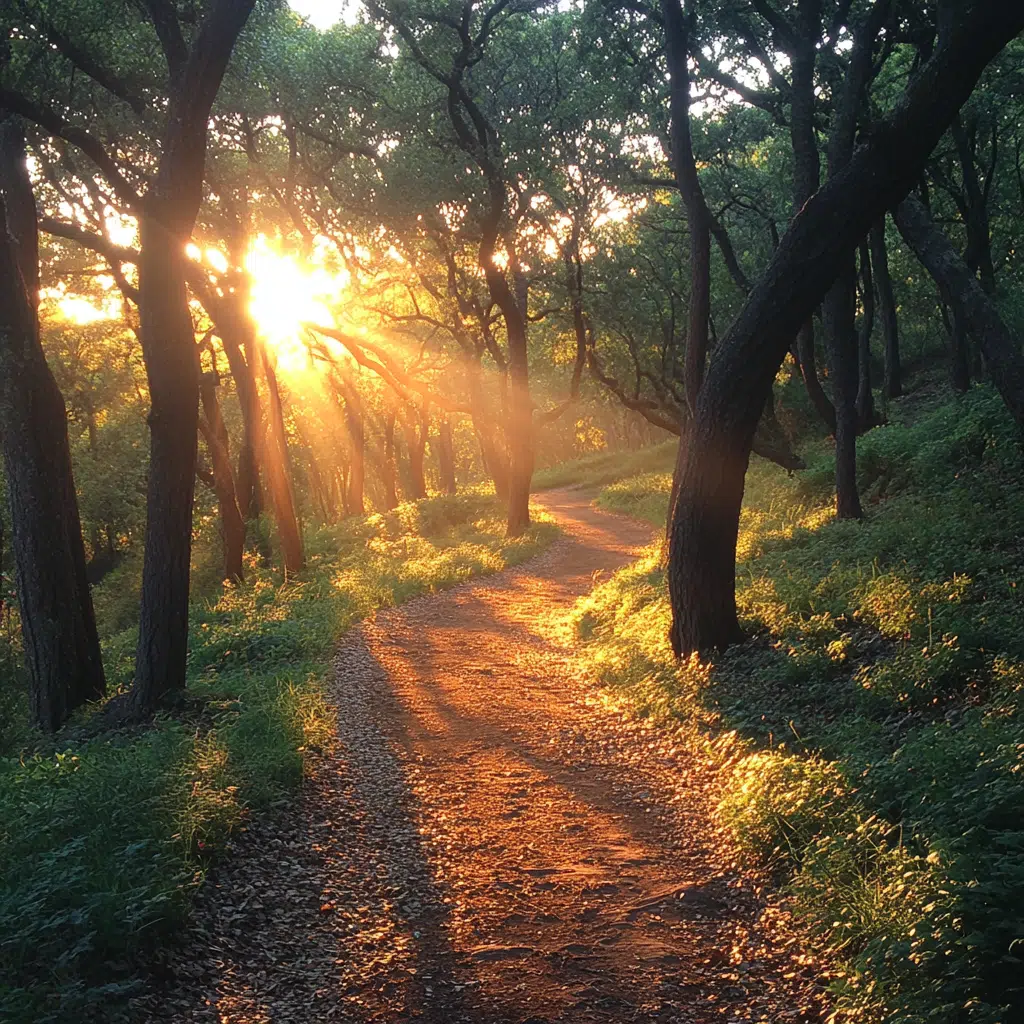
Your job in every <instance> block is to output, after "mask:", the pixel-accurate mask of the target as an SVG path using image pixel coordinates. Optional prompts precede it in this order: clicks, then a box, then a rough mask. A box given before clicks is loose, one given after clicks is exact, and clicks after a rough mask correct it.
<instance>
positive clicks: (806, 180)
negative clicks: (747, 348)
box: [789, 3, 836, 434]
mask: <svg viewBox="0 0 1024 1024" xmlns="http://www.w3.org/2000/svg"><path fill="white" fill-rule="evenodd" d="M796 24H797V39H796V45H795V46H794V47H793V53H792V56H791V61H792V100H791V107H790V111H791V112H790V129H789V131H790V145H791V146H792V149H793V216H794V217H795V216H796V215H797V214H798V213H799V212H800V210H801V209H802V208H803V205H804V203H806V202H807V200H808V199H809V198H810V197H811V196H812V195H814V193H815V192H816V191H817V190H818V185H819V184H820V180H821V158H820V156H819V154H818V139H817V136H816V134H815V129H814V103H815V97H814V65H815V61H816V60H817V46H816V44H817V40H818V38H819V36H820V35H821V9H820V5H817V4H814V3H810V4H807V3H802V4H800V5H799V7H798V9H797V21H796ZM797 360H798V361H799V363H800V376H801V377H802V378H803V382H804V387H805V389H806V390H807V397H808V398H810V400H811V405H812V406H814V409H815V411H816V412H817V414H818V416H819V417H821V421H822V422H823V423H824V424H825V426H826V427H828V430H829V433H830V434H835V432H836V411H835V409H834V408H833V406H832V403H831V402H830V401H829V397H828V395H826V394H825V391H824V389H823V388H822V386H821V381H820V380H819V378H818V366H817V356H816V353H815V349H814V320H813V319H812V318H811V317H808V319H807V322H806V323H805V324H803V326H801V328H800V330H799V331H798V333H797Z"/></svg>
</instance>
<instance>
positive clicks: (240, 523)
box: [199, 373, 245, 583]
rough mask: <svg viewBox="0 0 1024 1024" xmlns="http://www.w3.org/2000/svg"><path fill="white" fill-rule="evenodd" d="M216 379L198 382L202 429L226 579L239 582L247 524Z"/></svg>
mask: <svg viewBox="0 0 1024 1024" xmlns="http://www.w3.org/2000/svg"><path fill="white" fill-rule="evenodd" d="M217 383H218V382H217V377H216V375H215V374H212V373H204V374H203V375H202V378H201V380H200V383H199V395H200V398H201V400H202V404H203V413H204V416H205V418H204V419H201V420H200V423H199V426H200V430H201V431H202V434H203V437H204V438H205V440H206V448H207V451H208V452H209V453H210V466H211V468H212V470H213V489H214V493H215V494H216V495H217V507H218V510H219V512H220V524H221V533H222V536H223V540H224V578H225V579H229V580H231V581H233V582H236V583H240V582H241V581H242V579H243V578H244V572H243V569H242V556H243V554H244V552H245V521H244V520H243V519H242V513H241V512H239V511H238V498H237V495H236V494H235V478H234V475H233V474H232V472H231V455H230V453H229V449H228V431H227V427H225V425H224V418H223V416H221V413H220V403H219V402H218V401H217Z"/></svg>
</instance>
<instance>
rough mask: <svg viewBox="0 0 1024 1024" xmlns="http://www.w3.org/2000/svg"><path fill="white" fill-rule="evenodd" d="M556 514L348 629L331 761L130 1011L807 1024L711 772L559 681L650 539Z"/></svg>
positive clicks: (792, 953) (197, 1015)
mask: <svg viewBox="0 0 1024 1024" xmlns="http://www.w3.org/2000/svg"><path fill="white" fill-rule="evenodd" d="M543 503H544V504H545V505H546V506H547V507H548V508H549V509H550V510H551V511H552V512H553V513H554V514H555V515H556V516H557V517H558V518H559V520H560V521H561V523H562V525H563V527H564V528H565V530H566V534H567V536H566V537H565V538H564V539H562V540H559V541H558V542H556V544H555V545H553V546H552V548H551V549H549V551H548V552H546V553H545V554H544V555H542V556H541V557H539V558H537V559H535V560H533V561H532V562H530V563H528V564H527V565H525V566H522V567H520V568H518V569H515V570H510V571H508V572H505V573H502V574H500V575H498V576H494V577H490V578H487V579H484V580H481V581H478V582H473V583H470V584H466V585H464V586H461V587H459V588H457V589H455V590H453V591H450V592H449V593H447V594H444V595H441V596H438V597H431V598H425V599H420V600H417V601H414V602H412V603H410V604H407V605H404V606H403V607H401V608H398V609H395V610H392V611H388V612H386V613H381V614H378V615H377V617H376V619H375V620H374V621H373V622H368V623H365V624H364V625H363V626H362V627H361V628H360V629H358V630H355V631H353V633H351V634H350V635H349V636H348V638H347V640H346V642H345V644H344V646H343V647H342V649H341V650H340V651H339V654H338V659H337V671H336V681H335V686H336V699H337V703H338V706H339V708H340V715H339V723H338V744H337V747H336V749H334V750H332V751H329V752H328V753H327V754H325V755H324V756H323V757H322V758H318V759H317V761H316V762H315V764H314V767H313V772H312V777H311V778H310V780H309V781H308V784H307V785H306V786H305V787H304V790H303V794H302V796H301V798H300V799H299V800H298V801H297V803H296V805H295V806H294V807H292V808H289V809H287V810H286V811H285V812H283V813H281V814H279V815H278V816H277V817H276V818H275V819H274V820H271V821H267V822H264V823H262V824H260V825H259V826H256V827H254V828H252V829H250V830H249V831H248V832H247V833H245V834H243V835H242V836H241V838H240V840H239V841H238V842H236V844H235V847H236V848H235V850H234V852H233V854H232V856H231V857H229V858H227V860H226V861H225V862H224V865H223V866H222V867H221V868H220V869H219V870H218V872H217V874H216V875H215V876H214V877H213V878H211V880H210V883H209V884H208V885H207V886H205V887H204V889H203V891H202V893H201V895H200V901H199V905H198V907H197V911H196V915H195V926H194V928H193V930H192V933H191V935H190V938H189V941H188V944H187V947H186V948H185V950H184V951H182V952H179V953H177V954H175V955H174V957H173V958H172V959H171V960H170V961H169V962H168V963H166V964H165V965H164V977H163V979H162V980H161V981H158V982H157V983H156V987H155V988H154V989H153V990H152V991H151V992H149V993H148V994H147V995H146V996H144V997H142V998H140V999H139V1000H138V1002H137V1003H136V1011H137V1019H139V1020H146V1021H160V1020H175V1021H217V1022H219V1024H243V1022H245V1024H249V1022H260V1024H271V1022H272V1024H287V1022H311V1024H312V1022H320V1021H335V1020H336V1021H346V1022H353V1024H365V1022H371V1021H375V1022H376V1021H380V1022H396V1024H397V1022H400V1021H425V1022H431V1024H459V1022H466V1024H469V1022H473V1024H506V1022H508V1024H553V1022H556V1021H558V1022H579V1024H591V1022H599V1021H609V1022H610V1021H615V1022H634V1021H651V1022H654V1021H659V1022H660V1021H664V1022H670V1021H672V1022H712V1021H714V1022H719V1024H728V1022H736V1021H748V1020H749V1021H770V1022H773V1024H774V1022H785V1021H811V1020H817V1019H818V1018H817V1016H816V1015H815V1011H814V1009H813V1005H814V999H815V994H816V987H815V985H814V980H813V976H812V975H811V973H810V968H808V967H805V966H802V958H801V957H800V956H799V955H798V954H799V950H796V949H794V948H792V947H790V948H789V949H788V950H786V949H782V948H778V944H776V945H773V943H772V941H771V940H770V939H769V938H766V937H765V936H764V935H763V934H761V932H760V930H759V928H758V927H757V925H756V923H755V922H756V921H757V920H758V918H759V916H760V911H761V905H760V902H759V897H758V895H757V893H756V891H755V889H754V887H753V885H752V884H751V883H750V882H749V881H748V880H746V879H744V877H743V876H742V874H740V873H738V872H736V871H734V870H733V869H732V868H731V867H730V866H729V860H730V855H729V854H728V853H723V851H727V850H728V846H727V844H724V843H723V840H722V837H720V836H718V835H716V833H715V831H714V829H713V827H712V825H711V823H710V821H711V819H710V816H709V808H708V807H707V797H706V793H707V791H708V781H709V780H708V778H707V774H706V773H707V770H706V768H702V767H701V766H700V765H697V764H694V763H693V761H692V759H691V758H690V757H689V755H687V754H686V753H685V752H684V751H682V750H675V749H673V748H672V745H671V739H670V738H669V737H667V736H666V735H665V734H663V733H658V732H656V731H653V730H648V729H646V728H645V727H643V726H642V725H638V724H636V723H631V722H629V721H628V720H627V719H625V718H624V716H622V715H621V714H619V713H618V712H617V711H615V710H614V708H612V707H610V706H609V705H608V704H607V703H606V702H605V701H603V700H602V698H601V696H600V694H597V693H594V692H593V691H592V690H588V689H587V687H586V686H585V685H583V684H582V683H581V682H580V681H579V680H577V679H575V678H574V677H573V675H572V673H571V672H570V671H569V658H570V655H571V651H570V650H569V649H568V647H567V646H566V638H565V637H564V636H563V635H561V633H560V631H559V629H558V621H557V620H558V613H559V612H561V611H562V610H564V609H565V608H566V607H568V606H569V605H570V604H571V603H572V601H573V600H575V598H576V597H578V596H579V595H581V594H583V593H586V592H587V591H588V590H589V589H590V588H591V587H592V585H593V580H594V577H595V575H596V574H598V573H600V572H607V571H609V570H612V569H615V568H616V567H618V566H620V565H622V564H624V563H625V562H626V561H628V560H629V558H630V556H631V554H632V553H633V551H634V550H635V548H636V547H637V546H639V545H642V544H645V543H647V542H648V541H649V539H650V532H649V530H648V529H647V528H646V527H644V526H642V525H640V524H638V523H634V522H631V521H629V520H626V519H622V518H620V517H615V516H609V515H606V514H604V513H601V512H598V511H597V510H595V509H593V508H591V507H590V505H589V502H588V499H587V498H586V497H585V496H582V495H580V494H575V493H573V492H571V491H560V492H549V493H548V494H546V495H544V496H543ZM723 861H724V862H723Z"/></svg>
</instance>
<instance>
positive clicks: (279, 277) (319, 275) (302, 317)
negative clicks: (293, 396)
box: [245, 235, 350, 375]
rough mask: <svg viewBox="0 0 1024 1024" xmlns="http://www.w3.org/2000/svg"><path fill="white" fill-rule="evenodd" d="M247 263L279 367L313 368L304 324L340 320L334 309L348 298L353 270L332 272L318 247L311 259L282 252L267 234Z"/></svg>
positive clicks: (261, 327)
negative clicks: (345, 295)
mask: <svg viewBox="0 0 1024 1024" xmlns="http://www.w3.org/2000/svg"><path fill="white" fill-rule="evenodd" d="M245 265H246V270H248V271H249V273H250V274H251V275H252V304H251V306H250V310H251V312H252V315H253V319H254V320H255V321H256V328H257V330H258V331H259V332H260V334H261V335H262V337H263V338H264V339H265V340H266V342H267V344H268V346H269V347H270V348H271V350H272V351H273V353H274V355H276V357H277V365H278V368H279V369H280V370H281V371H282V372H283V373H288V374H293V375H294V374H299V373H302V372H305V371H308V370H309V369H310V368H311V367H310V358H309V353H308V351H307V349H306V346H305V345H304V344H303V342H302V326H301V325H302V323H303V322H304V321H312V322H314V323H323V324H332V323H334V315H333V312H332V311H333V310H335V309H337V308H338V307H339V306H340V305H341V303H342V302H343V301H344V293H345V291H346V289H347V288H348V285H349V282H350V275H349V273H348V271H346V270H344V269H341V270H337V271H332V270H329V269H328V268H327V266H325V265H324V261H323V256H322V253H321V254H318V253H317V251H316V250H314V253H313V255H312V257H311V258H301V257H297V256H292V255H290V254H285V253H281V252H279V251H278V250H277V249H275V248H274V245H273V243H272V241H271V240H270V239H268V238H267V236H266V235H259V236H258V237H257V239H256V241H255V244H254V245H253V248H252V250H251V251H250V253H249V256H248V257H247V258H246V264H245Z"/></svg>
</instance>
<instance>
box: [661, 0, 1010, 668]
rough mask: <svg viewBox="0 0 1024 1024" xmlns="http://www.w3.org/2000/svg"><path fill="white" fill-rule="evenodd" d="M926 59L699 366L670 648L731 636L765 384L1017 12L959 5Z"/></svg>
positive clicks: (785, 241)
mask: <svg viewBox="0 0 1024 1024" xmlns="http://www.w3.org/2000/svg"><path fill="white" fill-rule="evenodd" d="M949 13H950V20H949V22H948V27H947V28H946V30H945V31H944V32H943V34H942V36H941V37H940V40H939V44H938V46H937V47H936V49H935V51H934V52H933V54H932V56H931V57H930V58H929V60H928V61H926V62H925V63H924V64H923V65H922V66H921V68H920V69H919V70H918V73H917V75H916V76H915V77H914V78H913V79H912V80H911V81H910V83H909V84H908V86H907V88H906V91H905V92H904V95H903V96H902V98H901V100H900V102H899V103H898V104H897V105H896V107H895V108H894V109H893V110H892V112H891V113H890V114H889V115H887V116H886V117H885V118H883V119H881V120H880V121H879V122H877V123H876V124H875V125H873V127H872V130H871V131H870V133H868V135H867V136H866V138H865V139H864V141H863V142H862V144H861V145H860V146H858V148H857V149H856V150H855V152H854V154H853V157H852V159H851V160H850V161H849V163H848V164H847V165H846V166H845V167H844V168H843V169H842V170H840V171H839V172H838V173H837V174H835V175H834V176H833V177H832V178H831V179H829V181H827V182H826V183H825V184H824V185H823V186H822V187H821V188H820V189H819V190H818V191H817V192H816V193H815V195H813V196H812V197H811V198H810V199H809V200H808V201H807V202H806V203H805V204H804V206H803V208H802V209H801V210H800V212H799V213H798V214H797V216H796V217H795V218H794V220H793V222H792V224H791V225H790V227H789V229H788V230H787V232H786V234H785V235H784V236H783V238H782V239H781V240H780V243H779V247H778V249H777V250H776V252H775V254H774V255H773V257H772V259H771V261H770V263H769V265H768V267H767V269H766V270H765V272H764V274H763V275H762V276H761V278H760V280H759V281H758V283H757V284H756V285H755V287H754V288H753V290H752V291H751V293H750V295H749V296H748V298H747V300H746V302H745V303H744V305H743V308H742V309H741V311H740V313H739V315H738V316H737V318H736V320H735V322H734V323H733V325H732V326H731V328H730V329H729V332H728V333H727V335H726V336H725V337H724V338H723V339H722V341H721V342H720V344H719V345H718V347H717V348H716V351H715V354H714V356H713V358H712V360H711V363H710V365H709V368H708V374H707V378H706V380H705V384H704V387H703V388H702V389H701V393H700V396H699V399H698V403H697V410H696V418H695V421H694V437H693V439H692V441H691V444H690V445H689V454H688V457H687V460H686V467H685V471H684V474H683V477H682V481H681V485H680V493H679V499H678V501H677V503H676V515H675V520H674V522H673V526H672V538H671V544H670V556H669V574H668V576H669V594H670V598H671V603H672V611H673V623H672V630H671V641H672V645H673V649H674V650H675V652H676V653H677V654H678V655H687V654H690V653H691V652H694V651H705V650H710V649H714V648H721V647H725V646H727V645H728V644H730V643H731V642H733V641H734V640H735V639H736V638H737V636H738V635H739V633H740V630H739V624H738V620H737V616H736V602H735V584H736V579H735V555H736V539H737V534H738V529H739V514H740V504H741V501H742V498H743V479H744V474H745V472H746V468H747V463H748V461H749V453H750V449H751V442H752V440H753V436H754V431H755V429H756V427H757V421H758V418H759V416H760V412H761V409H762V408H763V405H764V402H765V400H766V399H767V396H768V393H769V391H770V388H771V383H772V381H773V379H774V377H775V374H776V373H777V372H778V368H779V366H780V365H781V363H782V360H783V358H784V357H785V355H786V353H787V352H788V351H789V347H790V344H791V343H792V339H793V337H794V336H795V335H796V333H797V331H798V330H799V329H800V327H801V325H803V324H804V323H806V322H807V319H808V318H809V317H810V315H811V313H812V311H813V310H814V308H815V306H816V305H817V304H818V303H819V302H821V300H822V298H823V297H824V295H825V293H826V291H827V290H828V288H829V287H830V286H831V284H832V282H833V281H834V280H835V279H836V277H837V276H838V275H839V273H840V272H841V271H842V268H843V266H844V263H845V262H846V261H847V260H848V259H849V256H850V254H851V253H852V252H853V251H854V249H855V248H856V246H857V244H858V243H859V241H860V239H861V238H863V237H864V235H866V234H867V233H868V231H869V230H870V228H871V225H872V224H873V223H875V221H877V220H878V218H879V217H881V216H882V214H883V213H884V212H885V210H887V209H889V208H890V207H892V206H894V205H896V204H897V203H898V202H899V201H900V200H901V199H902V198H903V197H904V196H905V195H906V194H907V192H908V191H909V190H910V188H911V187H912V186H913V184H914V183H915V181H916V180H917V178H918V177H919V176H920V173H921V170H922V169H923V167H924V163H925V161H926V160H927V158H928V155H929V154H930V153H931V151H932V150H933V149H934V147H935V145H936V143H937V142H938V140H939V138H940V137H941V135H942V133H943V132H944V131H945V129H946V127H947V126H948V125H949V123H950V122H951V121H952V119H953V117H954V116H955V114H956V112H957V110H958V109H959V107H960V105H961V104H962V103H963V102H964V101H965V100H966V99H967V97H968V96H969V95H970V92H971V90H972V89H973V87H974V84H975V83H976V82H977V80H978V77H979V76H980V74H981V72H982V70H983V69H984V67H985V65H986V64H987V63H988V62H989V61H990V60H991V59H992V58H993V57H994V56H995V55H996V54H997V53H998V52H999V50H1000V49H1002V47H1003V46H1004V45H1005V44H1006V43H1007V42H1008V41H1009V40H1010V39H1012V38H1013V37H1014V36H1015V35H1016V34H1017V33H1018V32H1020V31H1021V29H1022V28H1024V8H1021V7H1018V6H1016V5H1006V4H1004V3H1002V2H1001V0H974V2H964V3H961V4H959V5H957V7H956V8H955V9H953V10H951V11H950V12H949Z"/></svg>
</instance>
